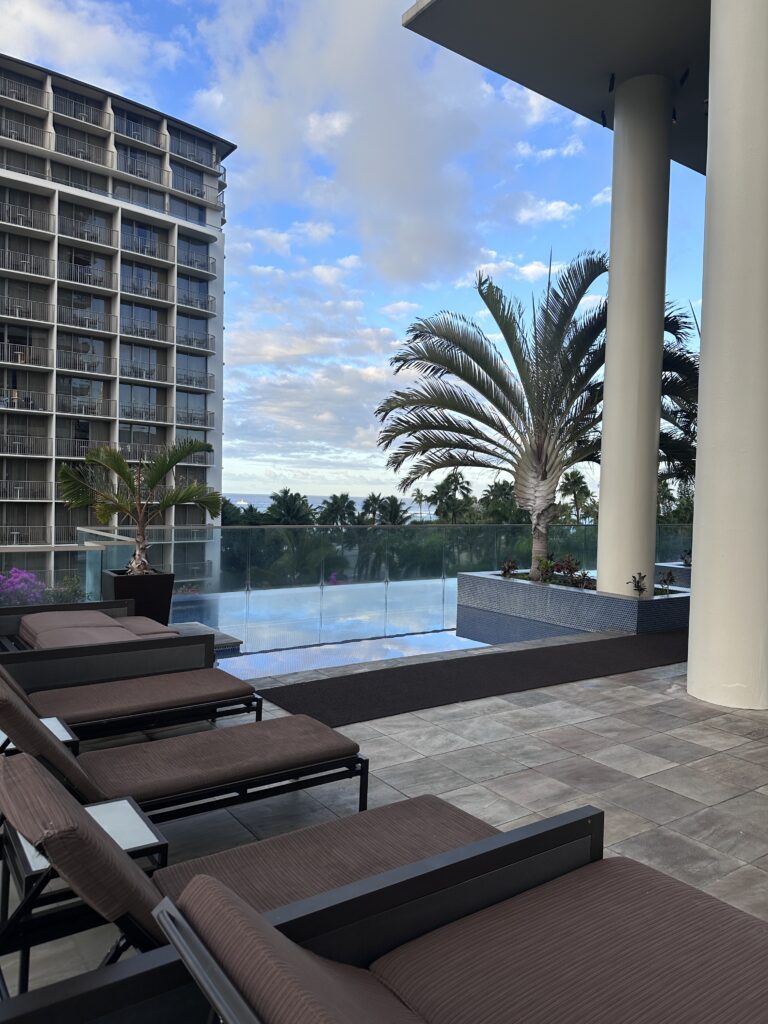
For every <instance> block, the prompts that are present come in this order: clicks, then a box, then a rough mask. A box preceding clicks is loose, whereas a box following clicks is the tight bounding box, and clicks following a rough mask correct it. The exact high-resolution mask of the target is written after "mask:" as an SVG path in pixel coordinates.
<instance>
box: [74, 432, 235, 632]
mask: <svg viewBox="0 0 768 1024" xmlns="http://www.w3.org/2000/svg"><path fill="white" fill-rule="evenodd" d="M212 450H213V449H212V446H211V445H210V444H208V443H207V442H205V441H192V440H190V441H179V442H178V443H177V444H173V445H169V446H168V447H166V448H163V449H162V450H161V451H159V452H158V453H157V454H156V455H155V456H154V457H153V458H152V459H148V460H147V461H142V460H141V459H139V461H138V462H137V463H135V465H131V464H130V463H129V462H128V461H127V460H126V459H125V458H124V456H123V455H122V454H121V452H119V451H117V450H116V449H114V448H111V447H109V446H108V445H105V446H103V447H100V448H94V449H93V450H92V451H90V452H88V454H87V455H86V457H85V462H84V463H82V464H81V465H79V466H70V465H68V464H66V463H65V464H64V465H62V467H61V469H60V470H59V484H60V487H61V496H62V499H63V501H64V503H65V504H66V506H67V508H70V509H76V508H93V510H94V512H95V514H96V519H97V520H98V522H99V523H102V524H103V525H105V526H106V525H109V523H110V522H111V521H112V519H113V517H114V516H120V517H122V519H123V520H125V521H126V522H127V523H128V524H130V525H132V526H133V527H134V528H135V530H136V538H135V542H136V543H135V549H134V552H133V556H132V558H131V559H130V561H129V562H128V564H127V566H126V568H125V569H120V570H115V571H113V570H104V571H103V572H102V595H103V597H104V599H105V600H125V599H127V598H132V599H133V601H134V607H135V611H136V614H137V615H146V616H148V617H149V618H151V619H155V620H156V621H157V622H163V623H165V624H167V623H168V619H169V617H170V611H171V597H172V595H173V580H174V574H173V573H171V572H158V571H157V570H155V569H153V568H152V566H151V565H150V564H149V558H148V556H147V548H148V541H147V529H148V527H149V526H151V525H152V524H153V523H157V522H160V523H162V522H163V517H164V514H165V512H167V511H168V509H171V508H175V506H176V505H195V506H197V508H200V509H203V511H205V512H207V513H208V515H210V516H211V517H212V518H213V519H216V518H217V517H218V516H219V515H220V514H221V501H222V499H221V495H220V494H218V493H217V492H216V491H212V490H210V489H209V488H208V487H207V486H206V485H205V484H203V483H199V482H197V481H194V482H192V483H186V484H176V483H175V481H172V482H169V477H171V474H172V473H173V471H174V470H175V468H176V466H178V465H179V463H180V462H185V461H186V460H187V459H189V457H190V456H191V455H194V454H196V453H197V452H210V451H212Z"/></svg>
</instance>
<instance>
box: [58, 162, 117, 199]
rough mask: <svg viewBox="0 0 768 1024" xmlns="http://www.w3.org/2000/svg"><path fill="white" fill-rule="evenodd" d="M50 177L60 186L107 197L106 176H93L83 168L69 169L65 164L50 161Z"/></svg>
mask: <svg viewBox="0 0 768 1024" xmlns="http://www.w3.org/2000/svg"><path fill="white" fill-rule="evenodd" d="M51 177H52V178H53V180H54V181H58V182H59V183H60V184H62V185H71V186H72V187H73V188H82V189H84V190H85V191H86V192H98V193H99V195H103V196H108V195H109V189H108V188H107V184H108V183H107V178H106V175H104V174H94V173H93V172H92V171H89V170H87V169H86V168H84V167H70V166H69V165H67V164H60V163H58V162H57V161H55V160H52V161H51Z"/></svg>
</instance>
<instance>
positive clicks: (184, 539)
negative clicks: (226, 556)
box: [169, 523, 213, 544]
mask: <svg viewBox="0 0 768 1024" xmlns="http://www.w3.org/2000/svg"><path fill="white" fill-rule="evenodd" d="M169 540H173V541H176V542H177V543H181V544H194V543H196V542H198V541H203V542H205V541H210V540H213V527H212V526H210V525H204V524H202V523H201V524H200V525H199V526H198V525H196V524H194V523H193V524H190V525H189V526H186V525H182V526H175V527H173V532H172V534H171V536H170V538H169Z"/></svg>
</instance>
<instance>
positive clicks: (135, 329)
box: [120, 319, 174, 342]
mask: <svg viewBox="0 0 768 1024" xmlns="http://www.w3.org/2000/svg"><path fill="white" fill-rule="evenodd" d="M120 333H121V334H125V335H128V336H129V337H132V338H150V339H152V341H169V342H172V341H173V336H174V331H173V327H171V325H170V324H161V323H154V324H153V323H148V322H147V321H146V320H126V319H123V320H121V321H120Z"/></svg>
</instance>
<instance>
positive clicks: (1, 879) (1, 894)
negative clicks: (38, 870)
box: [0, 857, 11, 924]
mask: <svg viewBox="0 0 768 1024" xmlns="http://www.w3.org/2000/svg"><path fill="white" fill-rule="evenodd" d="M10 894H11V872H10V870H9V868H8V858H7V857H4V858H3V866H2V868H0V924H5V922H6V921H7V920H8V905H9V901H10Z"/></svg>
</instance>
